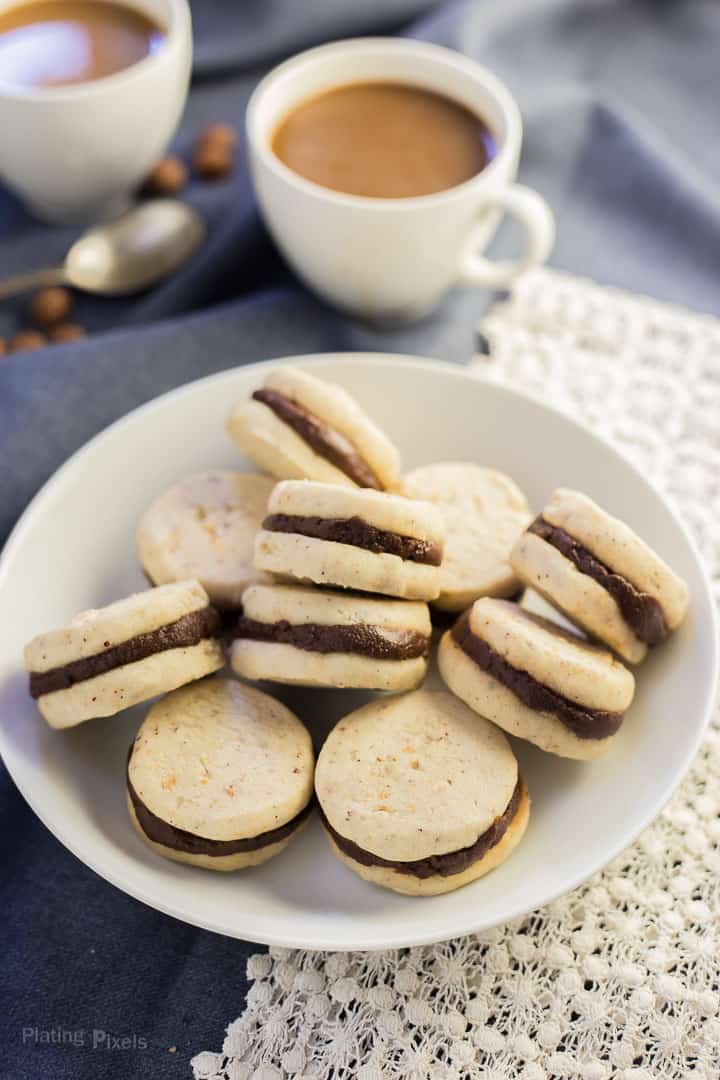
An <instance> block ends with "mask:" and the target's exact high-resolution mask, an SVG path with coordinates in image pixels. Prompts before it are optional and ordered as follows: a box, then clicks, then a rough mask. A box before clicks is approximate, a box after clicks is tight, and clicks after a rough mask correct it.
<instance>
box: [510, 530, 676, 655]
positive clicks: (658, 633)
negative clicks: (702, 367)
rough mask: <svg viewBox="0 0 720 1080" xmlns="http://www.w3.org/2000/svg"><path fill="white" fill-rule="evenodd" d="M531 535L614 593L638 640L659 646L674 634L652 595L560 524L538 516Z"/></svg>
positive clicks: (614, 597) (616, 601)
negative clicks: (641, 589)
mask: <svg viewBox="0 0 720 1080" xmlns="http://www.w3.org/2000/svg"><path fill="white" fill-rule="evenodd" d="M528 532H530V533H534V534H535V536H539V537H540V538H541V539H542V540H545V541H546V543H548V544H551V545H552V546H553V547H554V548H556V549H557V550H558V551H559V552H560V553H561V555H564V556H565V558H566V559H570V561H571V562H572V563H573V565H574V566H576V567H577V569H578V570H579V571H580V572H581V573H582V574H587V575H588V577H591V578H592V579H593V581H597V583H598V585H602V587H603V589H606V590H607V592H609V593H610V595H611V596H612V598H613V600H614V601H615V603H616V604H617V606H618V607H619V608H620V613H621V615H622V617H623V619H624V620H625V622H626V623H627V624H628V626H629V627H630V629H631V630H632V632H633V633H634V635H635V637H636V638H639V639H640V641H643V642H645V644H646V645H657V644H658V643H659V642H661V641H663V640H664V639H665V638H666V637H667V636H668V634H669V633H670V628H669V626H668V624H667V623H666V621H665V614H664V612H663V609H662V607H661V606H660V604H659V603H658V601H657V600H656V599H655V597H654V596H650V594H649V593H644V592H640V590H639V589H636V588H635V586H634V585H633V584H632V583H631V582H630V581H628V579H627V578H625V577H623V576H622V575H621V574H616V573H615V572H614V571H613V570H611V569H610V567H609V566H606V565H605V563H602V562H600V560H599V559H597V558H595V556H594V555H593V553H592V552H591V551H588V549H587V548H586V547H583V545H582V544H581V543H579V541H577V540H576V539H575V538H574V537H573V536H571V535H570V533H569V532H566V531H565V529H561V528H560V527H559V526H558V525H551V524H550V522H549V521H546V520H545V518H544V517H542V516H541V517H538V518H536V519H535V521H533V523H532V525H530V526H529V528H528Z"/></svg>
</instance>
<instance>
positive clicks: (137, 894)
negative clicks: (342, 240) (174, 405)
mask: <svg viewBox="0 0 720 1080" xmlns="http://www.w3.org/2000/svg"><path fill="white" fill-rule="evenodd" d="M353 362H355V363H362V364H365V365H368V366H374V367H377V368H382V367H386V366H387V365H388V364H392V365H401V364H411V365H413V367H415V368H422V369H425V370H430V371H433V372H435V373H438V374H442V375H443V376H444V377H449V378H459V379H468V378H469V379H472V380H473V381H477V382H486V383H487V384H488V385H492V386H493V388H494V389H495V390H497V391H499V392H501V393H503V394H505V395H507V396H508V397H509V398H520V399H522V400H525V401H529V402H531V403H532V404H533V405H535V406H538V407H540V408H541V409H543V410H544V411H546V412H549V413H551V414H553V415H554V416H555V417H557V418H559V419H561V420H562V421H563V422H564V423H567V424H570V425H571V426H572V427H575V428H577V429H579V430H580V431H581V432H582V433H583V434H584V435H586V436H588V435H589V436H590V438H591V439H593V440H595V441H596V442H599V443H600V444H601V445H602V446H603V447H604V448H605V450H606V451H609V452H610V453H611V454H612V455H613V456H614V457H616V458H618V459H619V460H620V461H621V462H622V464H623V466H624V467H625V468H627V469H629V470H631V472H633V473H634V474H635V475H636V477H637V478H639V480H640V481H641V482H642V484H644V485H645V487H647V488H649V489H650V490H651V491H652V492H653V494H654V495H655V496H656V498H657V499H658V500H659V501H660V503H661V504H662V505H663V507H664V508H665V510H666V511H667V512H668V513H669V514H670V516H671V518H672V520H673V522H674V524H675V527H676V528H677V529H678V530H679V532H680V533H681V535H682V537H683V539H684V541H685V543H686V545H687V547H688V550H689V552H690V555H691V557H692V559H693V562H694V564H695V569H696V571H697V573H698V576H699V578H700V580H701V582H702V587H703V592H704V599H705V600H706V601H707V607H708V610H709V613H710V630H711V641H710V643H709V645H710V680H709V692H708V695H707V700H706V701H705V704H704V708H703V716H702V720H701V723H700V724H699V726H698V728H697V732H696V734H695V736H694V738H693V740H692V741H691V742H690V743H689V744H688V746H687V748H686V750H685V753H684V754H683V755H682V756H681V757H680V758H679V759H678V763H677V767H676V769H675V775H674V779H673V781H672V783H671V784H670V785H669V788H668V790H666V791H664V792H663V793H661V795H660V796H659V797H658V798H657V799H655V800H654V801H653V802H652V803H651V804H650V805H649V806H648V808H647V809H646V810H645V812H644V813H643V815H642V816H641V820H640V822H639V823H638V824H636V825H634V826H633V828H632V829H631V830H630V831H629V832H628V833H626V834H623V837H622V839H621V840H620V841H619V842H618V844H617V845H616V846H613V847H612V849H611V850H610V852H609V854H608V855H607V857H606V858H605V860H604V861H603V862H602V863H600V864H598V865H597V866H596V867H595V868H594V869H593V870H591V871H589V872H588V873H581V874H580V876H579V877H576V878H573V879H572V880H571V881H569V882H566V883H565V884H563V885H562V886H561V887H560V888H553V889H550V890H549V891H548V892H547V893H546V894H544V895H543V896H542V898H540V900H539V901H533V906H532V907H527V906H522V904H520V905H517V906H516V908H512V909H509V910H508V911H507V912H506V913H504V914H503V915H502V916H500V917H497V918H493V919H491V920H490V921H487V920H485V921H483V920H482V919H480V921H479V922H478V921H477V920H476V919H475V920H474V919H473V917H472V911H473V910H475V909H472V908H470V909H469V916H468V919H469V921H463V922H462V924H459V925H458V926H457V927H456V928H454V929H453V930H452V932H450V934H449V936H448V932H446V931H437V930H432V931H429V932H427V933H424V934H420V933H419V931H415V932H413V933H410V934H409V935H407V936H405V937H403V936H400V937H393V939H392V941H391V942H390V941H388V940H384V939H378V940H377V941H370V942H368V941H367V940H363V941H362V942H361V943H356V942H355V941H353V940H350V941H347V942H346V941H343V943H342V944H339V943H338V942H337V940H336V939H334V938H328V939H326V940H324V941H323V940H322V939H315V940H313V942H312V943H310V944H308V943H307V942H303V941H301V940H299V939H298V938H297V937H296V936H293V935H290V936H288V935H287V934H284V933H282V932H280V933H277V934H275V933H272V934H271V933H263V934H262V935H261V936H258V937H252V938H249V937H245V936H244V934H245V933H246V931H240V930H236V929H234V928H229V927H228V926H227V925H224V924H223V925H221V924H219V923H213V920H212V919H203V918H201V917H198V916H197V915H196V914H194V913H189V912H187V911H185V910H184V905H183V904H182V903H181V902H180V903H178V904H176V905H174V906H171V905H169V904H167V903H165V902H164V901H162V900H158V899H157V898H155V897H153V898H150V897H149V896H148V894H147V893H144V892H143V890H142V889H139V888H137V887H136V886H135V885H133V887H132V889H131V888H128V886H127V883H126V882H123V881H121V880H120V875H115V874H113V872H112V871H111V870H109V869H108V868H107V867H105V866H103V867H102V868H100V866H99V865H98V860H95V859H90V860H89V859H88V858H86V857H85V856H84V855H83V854H81V853H80V850H79V845H76V844H75V842H74V840H73V839H72V838H69V837H68V836H67V835H66V834H65V832H64V830H63V828H62V822H59V823H58V822H56V821H54V820H53V821H52V823H51V821H50V820H48V818H47V817H46V816H45V815H44V814H43V813H41V812H40V810H39V809H38V807H37V806H36V805H35V800H34V798H33V794H32V792H28V791H26V790H25V789H24V787H23V786H22V785H21V783H20V782H19V781H18V779H17V776H16V774H15V772H14V771H13V769H12V767H11V765H10V764H9V762H8V754H7V750H8V747H9V746H10V744H9V743H8V742H7V740H6V738H5V731H4V728H3V726H2V725H0V757H2V760H3V763H4V765H5V768H6V769H7V771H8V774H9V775H10V777H11V779H12V781H13V783H14V784H15V786H16V787H17V789H18V791H19V792H20V794H21V795H22V797H23V798H24V799H25V801H26V803H27V804H28V806H29V807H30V809H31V810H32V811H33V813H34V814H35V815H36V817H37V818H38V819H39V820H40V821H41V822H42V824H43V825H44V826H45V828H46V829H47V830H48V831H49V832H50V833H51V835H52V836H54V837H55V839H56V840H58V841H59V842H60V843H61V844H62V845H63V847H65V848H66V849H67V850H68V851H69V852H70V853H71V854H72V855H73V856H74V857H75V858H77V859H78V860H79V861H80V862H81V863H82V864H83V865H84V866H86V867H88V869H90V870H91V871H92V872H93V873H95V874H97V875H98V877H100V878H102V879H103V880H104V881H107V882H108V883H109V884H110V885H112V886H113V887H114V888H117V889H119V890H120V891H121V892H123V893H124V894H125V895H127V896H131V897H132V898H133V899H135V900H139V901H140V902H141V903H144V904H146V905H147V906H148V907H150V908H151V909H153V910H155V911H160V912H162V913H163V914H165V915H168V916H170V917H172V918H174V919H176V920H178V921H179V922H183V923H185V924H187V925H191V926H197V927H199V928H201V929H204V930H208V931H210V932H212V933H217V934H221V935H223V936H225V937H230V938H233V939H235V940H244V941H248V942H249V943H251V944H259V945H267V946H273V947H285V948H297V949H315V950H318V951H362V952H372V951H376V950H381V949H397V948H408V947H414V946H422V945H430V944H434V943H436V942H439V941H447V940H450V939H451V938H454V937H461V936H464V935H467V934H472V933H478V932H482V931H483V930H486V929H491V928H493V927H495V926H498V925H504V924H505V923H508V922H512V921H513V920H514V919H517V918H521V917H523V916H525V915H527V914H529V912H530V911H534V910H538V909H539V908H542V907H545V906H547V905H548V904H550V903H552V902H553V901H554V900H556V899H558V898H559V897H561V896H564V895H567V894H568V893H570V892H572V891H574V890H575V889H577V888H578V887H579V886H580V885H582V884H583V883H584V882H585V881H587V880H588V878H589V877H590V876H592V874H596V873H599V872H601V871H602V870H603V869H605V867H606V866H608V865H609V864H610V863H611V862H612V861H613V860H614V859H615V858H617V856H618V855H619V854H620V853H621V852H623V851H625V850H626V849H627V848H628V847H630V846H631V845H632V844H633V843H635V841H636V840H637V838H638V836H639V835H640V833H642V832H643V831H644V830H645V829H646V828H647V827H648V826H649V825H650V824H651V823H652V822H653V821H654V820H655V818H656V817H657V816H658V815H659V814H660V813H661V811H662V809H663V808H664V806H665V805H666V804H667V803H668V801H669V800H670V798H671V797H672V796H673V794H674V793H675V791H676V790H677V788H678V787H679V785H680V783H681V782H682V781H683V779H684V778H685V775H686V774H687V772H688V770H689V768H690V766H691V764H692V761H693V759H694V758H695V755H696V754H697V752H698V750H699V748H700V746H701V744H702V742H703V740H704V737H705V734H706V731H707V729H708V725H709V723H710V718H711V715H712V710H713V706H714V703H715V698H716V694H717V689H718V682H719V680H720V623H719V620H718V613H717V609H716V605H715V601H714V596H713V589H712V583H711V580H710V576H709V573H708V570H707V567H706V565H705V561H704V559H703V557H702V555H701V553H700V551H699V549H698V546H697V544H696V542H695V540H694V538H693V536H692V534H691V533H690V532H689V530H688V528H687V526H686V525H685V523H684V521H683V520H682V517H681V516H680V514H679V513H678V511H677V510H676V507H675V505H674V502H673V500H672V499H671V498H670V497H668V495H666V494H665V493H664V492H663V491H662V490H661V489H660V488H659V487H658V485H657V484H656V483H655V482H654V481H653V480H652V479H650V478H649V477H647V476H645V475H644V474H643V473H641V471H640V469H639V468H638V467H637V466H636V465H635V464H634V462H632V461H631V460H630V459H629V458H628V457H627V456H626V454H625V453H624V452H623V451H622V450H621V449H619V448H618V447H617V446H615V445H614V444H613V443H612V442H610V440H609V439H608V438H607V437H606V436H605V435H603V434H602V433H600V432H597V431H595V430H594V429H592V428H589V427H587V426H586V425H584V424H582V423H581V422H580V421H579V420H578V419H576V418H575V416H573V415H572V414H571V413H569V412H567V411H565V410H564V409H562V408H561V407H560V406H558V405H556V404H555V403H553V402H549V401H546V400H545V399H544V398H543V397H542V396H541V395H540V394H539V393H535V392H533V391H530V390H527V389H525V388H523V387H516V386H514V385H511V384H509V383H506V382H503V381H496V380H491V379H488V378H487V376H486V373H485V372H484V371H483V370H482V368H479V369H475V370H472V369H470V367H469V365H467V364H463V365H460V364H453V363H450V362H448V361H444V360H438V359H432V358H429V357H422V356H417V355H413V354H406V353H391V352H383V351H381V350H378V351H370V352H368V351H353V350H351V351H340V352H332V351H331V352H324V353H302V354H297V355H289V356H281V357H273V358H269V359H266V360H261V361H257V362H254V363H249V364H239V365H235V366H234V367H231V368H225V369H224V370H222V371H219V372H215V373H213V374H212V375H204V376H200V377H199V378H197V379H193V380H191V381H190V382H187V383H183V384H181V385H180V386H176V387H173V388H172V389H170V390H167V391H165V392H163V393H162V394H158V395H157V396H155V397H153V398H150V399H149V400H148V401H146V402H143V403H142V404H141V405H138V406H136V407H135V408H133V409H130V410H129V411H128V412H126V413H124V414H123V415H122V416H119V417H118V418H117V419H116V420H114V421H112V423H110V424H108V425H107V426H106V427H104V428H102V429H101V430H100V431H98V432H97V433H96V434H95V435H93V436H92V437H91V438H90V439H88V440H87V441H86V442H85V443H83V444H82V445H81V446H79V447H78V448H77V449H76V450H74V451H73V453H72V454H71V455H70V456H69V457H68V458H67V459H66V460H65V461H64V462H63V463H62V464H61V465H60V466H58V468H57V469H56V470H55V471H54V472H53V473H51V475H50V476H49V477H48V478H47V480H46V481H45V482H44V483H43V485H42V486H41V487H40V488H39V490H38V491H37V492H36V494H35V495H34V496H33V497H32V499H31V500H30V501H29V502H28V504H27V506H26V507H25V509H24V510H23V512H22V514H21V515H20V517H19V518H18V520H17V521H16V523H15V525H14V526H13V528H12V530H11V532H10V534H9V535H8V537H7V540H6V541H5V544H4V545H3V548H2V550H0V596H1V595H2V589H3V585H4V582H5V579H6V576H7V575H8V574H9V566H10V562H11V560H12V558H13V557H14V554H15V551H16V550H17V549H18V548H19V547H20V546H21V544H22V542H23V539H24V535H25V533H26V531H27V530H28V529H29V528H31V527H32V521H33V518H34V516H35V514H36V513H37V512H38V506H39V505H41V503H42V502H43V500H44V498H45V497H46V496H47V495H48V493H49V492H51V490H52V488H53V487H54V486H55V485H56V484H59V483H61V482H62V478H63V477H64V475H65V474H66V472H68V471H70V470H71V469H72V468H73V466H74V464H75V462H76V460H77V459H79V458H81V457H82V456H83V455H85V454H86V453H87V452H88V451H90V450H91V449H92V448H94V447H95V446H96V444H98V443H102V441H103V440H104V439H106V438H109V437H110V436H111V434H112V433H114V432H115V430H116V429H118V428H121V427H122V426H123V425H124V424H126V423H128V422H129V421H130V419H131V418H132V419H135V418H136V417H137V416H138V415H143V414H145V413H151V412H152V411H153V410H154V409H158V408H162V407H163V406H164V405H165V404H166V403H167V402H168V401H169V400H173V399H175V398H181V397H183V396H185V395H188V396H189V395H190V394H192V393H193V392H194V391H195V390H196V388H197V386H198V385H200V384H202V385H203V386H206V385H209V384H212V383H214V382H223V381H225V380H231V379H232V378H233V377H234V376H236V375H237V374H238V373H239V372H243V373H245V372H248V371H252V372H257V373H258V375H259V376H261V375H262V374H263V372H265V371H266V370H270V369H272V368H274V367H277V366H278V365H280V364H294V365H302V366H303V367H309V368H312V367H315V366H317V367H322V366H323V365H327V364H329V363H333V364H340V365H342V364H344V363H353ZM10 757H12V750H10Z"/></svg>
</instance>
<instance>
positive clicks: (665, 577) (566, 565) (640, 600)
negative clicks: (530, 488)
mask: <svg viewBox="0 0 720 1080" xmlns="http://www.w3.org/2000/svg"><path fill="white" fill-rule="evenodd" d="M511 561H512V565H513V568H514V570H515V571H516V573H517V574H518V576H519V577H520V578H521V579H522V580H523V581H524V582H525V583H526V584H527V585H531V586H532V587H533V588H534V589H536V590H537V591H538V592H539V593H541V595H542V596H544V597H545V599H546V600H548V601H549V602H550V603H551V604H553V605H554V606H555V607H557V608H559V609H560V611H562V612H563V613H564V614H565V615H567V617H568V618H569V619H571V620H572V621H573V622H574V623H576V624H577V625H578V626H580V627H582V629H584V630H586V631H587V632H588V633H589V634H591V635H592V636H593V637H595V638H598V639H599V640H600V641H604V642H605V644H606V645H609V646H610V647H611V648H613V649H614V650H615V651H616V652H617V653H619V655H620V656H622V657H623V658H624V659H625V660H629V661H630V662H631V663H635V664H637V663H639V662H640V661H641V660H643V659H644V658H645V656H646V654H647V650H648V647H650V646H652V645H657V644H658V643H659V642H660V641H662V640H663V639H664V638H666V637H667V636H668V634H669V633H670V632H671V631H672V630H675V629H676V628H677V627H678V626H679V625H680V623H681V622H682V621H683V619H684V618H685V615H686V613H687V608H688V590H687V586H686V584H685V582H684V581H683V580H682V579H681V578H679V577H678V576H677V574H675V573H674V572H673V571H672V570H671V569H670V567H669V566H668V565H667V564H666V563H665V562H664V561H663V560H662V559H661V558H660V556H659V555H657V554H656V553H655V552H654V551H653V550H652V549H651V548H650V547H648V545H647V544H646V543H645V542H644V540H641V539H640V537H639V536H637V535H636V534H635V533H634V532H633V531H632V529H630V528H629V527H628V526H627V525H625V524H624V523H623V522H622V521H619V520H618V519H617V518H614V517H612V516H611V515H610V514H608V513H607V512H606V511H605V510H602V509H601V508H600V507H599V506H598V505H597V504H596V503H594V502H593V501H592V499H589V498H588V497H587V495H582V494H580V492H578V491H568V490H565V489H563V488H560V489H559V490H558V491H556V492H555V494H554V495H553V497H552V498H551V500H550V502H549V503H548V504H547V506H546V507H545V508H544V510H543V511H542V514H541V515H540V516H539V517H538V518H536V520H535V521H534V522H533V523H532V525H531V526H530V528H529V529H528V530H527V532H526V533H524V534H523V536H521V537H520V539H519V540H518V542H517V544H516V545H515V547H514V549H513V552H512V556H511Z"/></svg>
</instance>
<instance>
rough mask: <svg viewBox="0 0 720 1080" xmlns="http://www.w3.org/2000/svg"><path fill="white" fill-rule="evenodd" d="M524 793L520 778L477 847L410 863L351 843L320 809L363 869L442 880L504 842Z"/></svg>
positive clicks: (343, 847)
mask: <svg viewBox="0 0 720 1080" xmlns="http://www.w3.org/2000/svg"><path fill="white" fill-rule="evenodd" d="M522 794H523V782H522V780H521V779H520V778H519V777H518V782H517V784H516V785H515V790H514V791H513V794H512V798H511V799H510V802H509V803H508V805H507V807H506V809H505V810H504V812H503V813H502V814H501V815H500V817H497V818H495V820H494V821H493V823H492V825H491V826H490V828H489V829H486V830H485V832H484V833H482V834H481V835H480V836H478V838H477V840H476V841H475V843H474V844H470V845H469V846H468V847H464V848H460V849H459V851H447V852H444V853H443V854H442V855H428V856H427V857H426V858H424V859H414V860H412V861H407V862H405V861H403V862H400V861H398V860H395V859H383V858H382V857H381V856H380V855H376V854H375V853H374V852H372V851H366V850H365V848H362V847H360V846H359V845H358V844H356V843H355V842H354V840H348V839H347V838H346V837H345V836H341V835H340V833H339V832H338V831H337V830H336V829H334V828H333V826H332V825H331V824H330V822H329V821H328V819H327V818H326V817H325V814H324V813H323V809H322V807H321V806H318V810H319V812H320V817H321V819H322V823H323V825H324V826H325V828H326V829H327V831H328V832H329V833H330V835H331V836H332V838H333V840H334V841H335V843H336V845H337V846H338V847H339V849H340V851H342V852H344V853H345V855H347V856H348V857H349V858H351V859H354V860H355V862H358V863H360V865H361V866H384V867H387V868H388V869H389V870H397V871H398V873H400V874H413V875H414V876H415V877H418V878H429V877H435V875H436V874H439V875H440V877H450V876H451V875H452V874H461V873H462V872H463V870H467V868H468V866H472V864H473V863H476V862H478V861H479V860H480V859H482V857H483V856H484V855H485V854H486V853H487V852H488V851H489V850H490V848H493V847H495V845H496V844H499V843H500V841H501V840H502V838H503V836H504V835H505V833H506V832H507V830H508V828H509V826H510V823H511V822H512V820H513V818H514V817H515V815H516V814H517V811H518V807H519V806H520V798H521V796H522Z"/></svg>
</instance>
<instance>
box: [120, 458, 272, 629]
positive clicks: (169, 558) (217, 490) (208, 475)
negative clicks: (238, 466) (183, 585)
mask: <svg viewBox="0 0 720 1080" xmlns="http://www.w3.org/2000/svg"><path fill="white" fill-rule="evenodd" d="M274 485H275V481H274V480H273V479H271V478H270V477H267V476H261V475H259V474H257V473H240V472H234V471H232V470H230V469H212V470H209V471H208V472H203V473H197V474H196V475H195V476H190V477H188V478H187V479H185V480H182V481H180V483H178V484H175V485H174V486H173V487H171V488H170V489H169V490H168V491H166V492H164V493H163V494H162V495H160V497H159V498H157V499H156V500H155V502H154V503H153V504H152V505H151V506H150V507H148V509H147V510H146V511H145V513H144V514H143V516H142V518H141V519H140V522H139V525H138V529H137V548H138V555H139V558H140V563H141V565H142V567H143V569H144V570H145V572H146V573H147V575H148V577H149V578H150V579H151V580H152V581H153V582H155V584H156V585H160V584H164V583H166V582H172V581H182V580H184V579H186V578H196V579H197V580H198V581H199V582H200V583H201V584H202V585H203V587H204V588H205V590H206V592H207V594H208V596H209V597H210V599H211V601H212V603H213V604H214V605H215V606H216V607H220V608H237V607H239V606H240V600H241V597H242V594H243V591H244V590H245V589H246V588H247V586H248V585H251V584H253V582H256V581H263V580H267V576H266V575H264V574H262V573H261V572H259V571H257V570H256V569H255V567H254V566H253V543H254V541H255V534H256V533H257V531H258V529H259V528H260V525H261V523H262V520H263V518H264V516H265V512H266V509H267V503H268V499H269V497H270V492H271V491H272V489H273V487H274Z"/></svg>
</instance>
